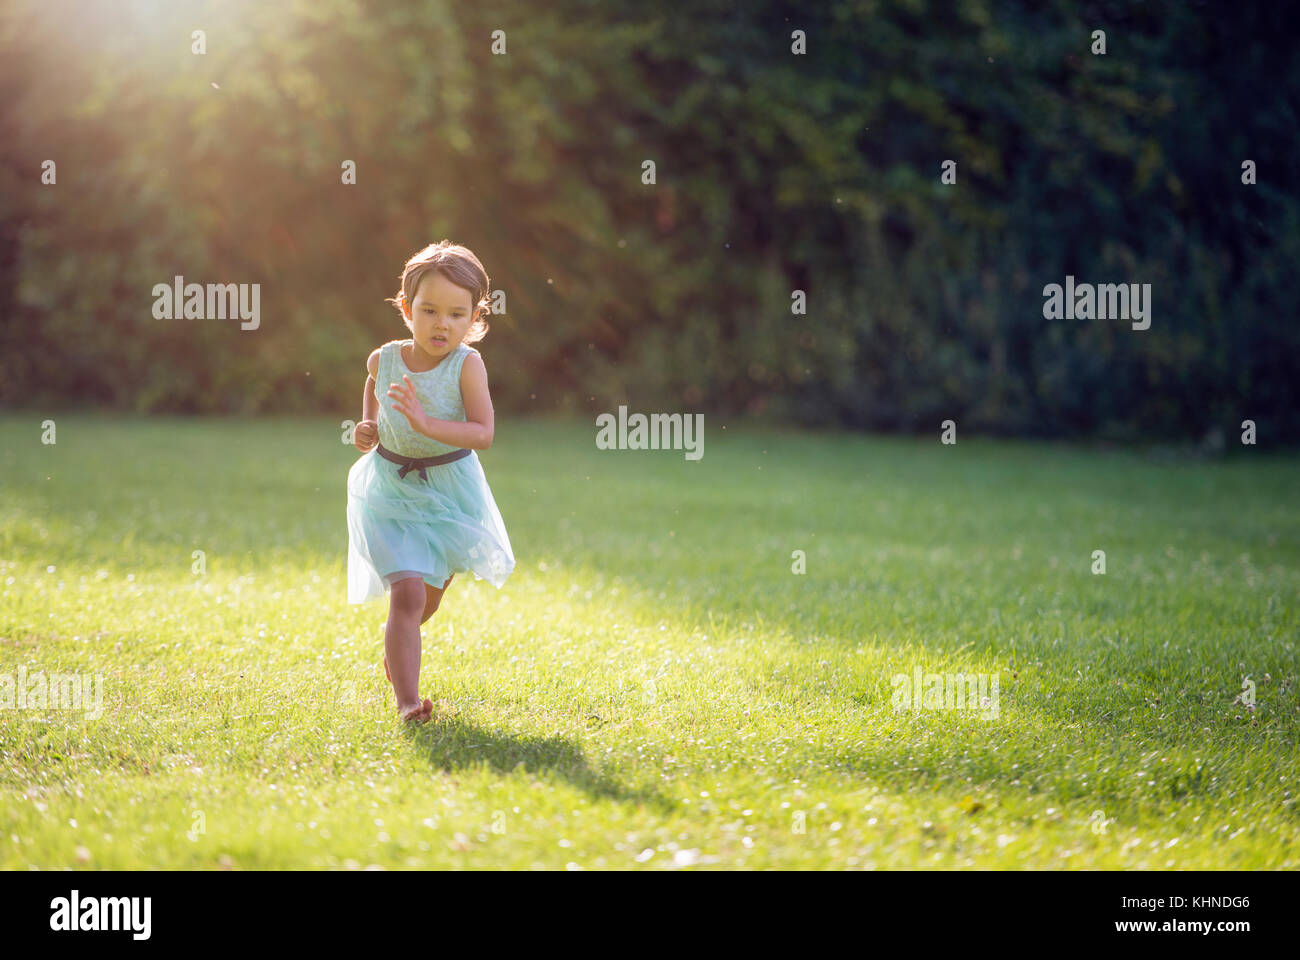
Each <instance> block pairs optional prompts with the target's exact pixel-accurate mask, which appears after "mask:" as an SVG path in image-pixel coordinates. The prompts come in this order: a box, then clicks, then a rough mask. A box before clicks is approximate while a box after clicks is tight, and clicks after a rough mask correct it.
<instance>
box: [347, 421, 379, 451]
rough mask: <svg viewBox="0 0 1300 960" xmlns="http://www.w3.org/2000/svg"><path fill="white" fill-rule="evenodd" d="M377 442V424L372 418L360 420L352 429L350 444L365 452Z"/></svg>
mask: <svg viewBox="0 0 1300 960" xmlns="http://www.w3.org/2000/svg"><path fill="white" fill-rule="evenodd" d="M378 442H379V424H377V423H375V421H373V420H362V421H361V422H360V423H358V424H357V427H356V429H355V430H353V431H352V445H353V446H354V447H356V448H357V449H358V450H360V451H361V452H362V453H365V452H366V451H367V450H369V449H370V448H371V447H373V446H374V445H375V444H376V443H378Z"/></svg>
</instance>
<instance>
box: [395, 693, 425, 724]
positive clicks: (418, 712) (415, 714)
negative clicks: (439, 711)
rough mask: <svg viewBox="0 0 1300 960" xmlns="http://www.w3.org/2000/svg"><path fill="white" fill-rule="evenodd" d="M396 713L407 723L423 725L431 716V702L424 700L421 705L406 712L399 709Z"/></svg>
mask: <svg viewBox="0 0 1300 960" xmlns="http://www.w3.org/2000/svg"><path fill="white" fill-rule="evenodd" d="M398 711H399V712H400V713H401V714H402V719H403V720H405V721H406V722H407V723H424V722H425V721H426V720H428V719H429V717H430V716H431V715H432V714H433V701H432V700H429V699H427V698H426V699H425V701H424V702H423V703H420V704H416V705H415V706H414V707H410V708H409V709H406V710H403V709H401V708H400V707H399V708H398Z"/></svg>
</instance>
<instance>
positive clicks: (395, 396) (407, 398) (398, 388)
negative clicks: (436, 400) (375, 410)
mask: <svg viewBox="0 0 1300 960" xmlns="http://www.w3.org/2000/svg"><path fill="white" fill-rule="evenodd" d="M402 380H403V381H404V384H405V385H403V384H401V383H394V384H393V385H391V386H390V387H389V388H388V396H389V397H390V398H392V400H393V409H394V410H396V411H397V412H398V413H400V414H401V415H402V416H404V417H406V420H407V422H408V423H410V425H411V429H413V430H414V431H415V432H416V433H421V434H424V435H425V436H426V437H427V436H428V435H429V420H430V418H429V415H428V414H426V413H425V412H424V407H423V406H421V405H420V398H419V397H418V396H416V393H415V387H414V386H413V385H412V384H411V378H410V377H408V376H407V375H406V374H402Z"/></svg>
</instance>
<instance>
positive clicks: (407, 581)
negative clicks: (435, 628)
mask: <svg viewBox="0 0 1300 960" xmlns="http://www.w3.org/2000/svg"><path fill="white" fill-rule="evenodd" d="M424 601H425V595H424V581H423V580H421V579H420V578H419V577H418V576H416V577H406V578H404V579H402V580H397V581H395V582H394V583H393V584H392V586H391V587H390V588H389V598H388V623H387V624H386V625H385V627H384V658H385V661H386V666H387V669H388V675H389V679H391V680H392V682H393V693H394V694H396V696H397V711H398V713H400V714H401V715H402V718H403V719H404V720H426V719H428V717H429V715H430V714H431V713H432V712H433V702H432V701H431V700H424V701H423V702H422V701H421V700H420V692H419V683H420V614H421V613H422V612H423V611H424Z"/></svg>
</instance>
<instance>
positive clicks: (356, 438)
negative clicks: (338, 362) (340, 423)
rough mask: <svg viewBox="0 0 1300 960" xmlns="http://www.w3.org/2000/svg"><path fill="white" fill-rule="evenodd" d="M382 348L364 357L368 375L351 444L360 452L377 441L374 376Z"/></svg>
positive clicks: (363, 451)
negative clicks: (359, 416)
mask: <svg viewBox="0 0 1300 960" xmlns="http://www.w3.org/2000/svg"><path fill="white" fill-rule="evenodd" d="M382 349H383V348H382V347H380V348H378V349H376V350H374V351H373V352H371V354H370V356H369V357H367V358H366V371H367V372H368V373H369V374H370V375H369V376H368V377H366V388H365V391H364V392H363V393H362V394H361V422H360V423H358V424H357V428H356V430H354V431H353V432H352V439H353V444H354V446H356V448H357V449H358V450H360V451H361V452H362V453H365V452H366V451H367V450H369V449H370V448H371V447H373V446H374V445H375V444H376V443H378V442H379V423H378V422H377V421H376V419H375V418H376V417H378V416H379V398H378V397H376V396H375V377H377V376H378V375H379V351H380V350H382Z"/></svg>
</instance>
